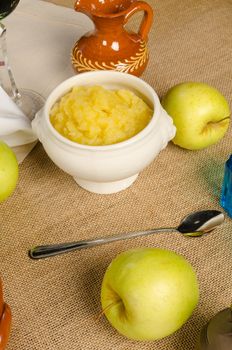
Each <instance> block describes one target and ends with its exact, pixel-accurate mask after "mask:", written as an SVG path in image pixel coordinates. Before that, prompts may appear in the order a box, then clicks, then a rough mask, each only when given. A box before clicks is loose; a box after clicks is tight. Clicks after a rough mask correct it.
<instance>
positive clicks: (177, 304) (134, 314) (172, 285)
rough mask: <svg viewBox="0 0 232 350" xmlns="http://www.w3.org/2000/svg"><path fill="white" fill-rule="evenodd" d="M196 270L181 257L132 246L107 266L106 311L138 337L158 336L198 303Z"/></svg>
mask: <svg viewBox="0 0 232 350" xmlns="http://www.w3.org/2000/svg"><path fill="white" fill-rule="evenodd" d="M198 298H199V288H198V281H197V277H196V273H195V272H194V270H193V268H192V266H191V264H190V263H189V262H188V261H187V260H186V259H185V258H184V257H182V256H181V255H178V254H176V253H175V252H172V251H170V250H164V249H157V248H139V249H132V250H128V251H126V252H123V253H121V254H119V255H118V256H117V257H116V258H115V259H114V260H113V261H112V262H111V264H110V265H109V266H108V268H107V270H106V272H105V275H104V278H103V282H102V288H101V304H102V309H103V312H104V314H105V316H106V317H107V319H108V320H109V322H110V323H111V325H112V326H113V327H115V328H116V329H117V331H118V332H119V333H121V334H123V335H124V336H126V337H128V338H130V339H135V340H156V339H161V338H163V337H166V336H168V335H170V334H172V333H173V332H175V331H176V330H178V329H179V328H180V327H181V326H182V325H183V324H184V323H185V322H186V321H187V319H188V318H189V317H190V316H191V314H192V312H193V310H194V308H195V307H196V305H197V303H198Z"/></svg>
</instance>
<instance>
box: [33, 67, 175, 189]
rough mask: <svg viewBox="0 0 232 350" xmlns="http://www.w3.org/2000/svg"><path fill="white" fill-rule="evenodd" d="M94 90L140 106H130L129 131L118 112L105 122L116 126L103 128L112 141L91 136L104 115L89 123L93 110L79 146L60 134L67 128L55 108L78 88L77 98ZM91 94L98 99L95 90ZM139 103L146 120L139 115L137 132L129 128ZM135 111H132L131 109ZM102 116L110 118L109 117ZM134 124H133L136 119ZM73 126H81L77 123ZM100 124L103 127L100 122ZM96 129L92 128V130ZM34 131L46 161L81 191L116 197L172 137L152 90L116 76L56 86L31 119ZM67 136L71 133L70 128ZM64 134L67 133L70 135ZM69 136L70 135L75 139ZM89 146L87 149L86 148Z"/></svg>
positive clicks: (99, 74) (93, 75)
mask: <svg viewBox="0 0 232 350" xmlns="http://www.w3.org/2000/svg"><path fill="white" fill-rule="evenodd" d="M96 86H97V87H99V86H100V87H101V89H100V93H102V88H104V90H105V91H106V92H107V93H112V92H113V93H116V92H117V94H119V91H121V92H122V91H126V96H127V98H128V95H129V99H128V100H129V101H130V99H132V100H133V99H135V100H136V101H138V103H137V102H133V103H131V105H132V110H133V111H134V110H136V112H134V113H131V118H129V120H130V121H131V122H130V123H129V127H128V126H127V127H126V126H122V121H124V119H125V118H123V117H122V113H120V114H119V115H118V113H117V116H116V117H115V120H114V121H113V122H112V117H110V118H109V120H108V122H109V121H110V122H109V123H115V125H116V126H117V128H115V126H114V128H112V127H111V124H110V125H106V128H107V127H108V131H109V133H110V131H111V132H112V130H113V132H112V133H111V136H109V135H107V137H106V135H105V134H104V132H99V133H98V131H97V132H96V130H95V129H94V130H91V132H90V129H91V128H90V125H91V127H92V126H93V125H92V122H93V120H95V119H98V121H99V118H100V117H99V115H101V116H102V113H100V114H99V115H95V114H94V118H93V117H92V116H91V113H92V110H91V111H90V113H89V112H88V113H87V117H89V119H90V120H88V122H87V125H86V124H85V123H86V121H85V122H84V124H83V125H82V129H84V130H82V131H84V132H82V133H81V135H79V136H80V139H77V141H75V140H72V139H70V138H68V137H67V136H65V135H63V133H65V132H66V131H65V130H64V129H65V128H66V126H65V125H64V124H62V123H63V120H64V119H65V121H67V120H66V119H67V118H64V119H63V117H62V116H61V115H60V114H59V109H60V108H61V107H60V106H59V103H60V101H62V98H63V97H64V96H66V95H68V94H69V93H72V91H73V89H74V90H75V89H77V90H78V91H79V93H80V91H82V89H84V90H85V93H84V94H86V91H87V92H88V93H89V91H92V89H94V90H96ZM97 90H98V88H97ZM105 91H104V94H105ZM121 92H120V94H121ZM82 93H83V91H82ZM88 93H87V95H88ZM94 94H96V91H95V92H94ZM96 96H97V100H98V101H97V105H98V102H99V101H100V97H99V96H98V93H97V94H96ZM123 98H124V100H125V99H126V98H125V96H124V97H123ZM138 99H139V100H138ZM84 100H85V99H84V98H83V99H82V100H81V99H80V101H82V102H84ZM108 100H109V99H108ZM122 100H123V99H122ZM87 102H88V103H87V107H86V106H85V108H87V111H89V98H88V99H87ZM95 102H96V101H95ZM57 103H58V105H57ZM105 103H106V101H105V98H101V101H100V105H102V104H103V105H104V106H105ZM140 104H142V107H141V109H142V110H143V111H144V110H145V111H146V113H145V117H144V116H142V119H141V120H142V122H141V120H140V122H139V123H138V125H139V127H138V125H137V127H136V128H137V129H136V128H135V127H134V126H133V127H132V125H133V123H134V122H135V121H133V116H134V115H137V112H138V110H139V109H140V107H138V106H140ZM94 105H95V104H94ZM112 105H113V109H114V108H115V105H116V103H115V102H112ZM129 105H130V102H129ZM71 106H72V104H71ZM135 106H136V108H134V107H135ZM57 107H58V109H57ZM82 107H83V106H82ZM95 107H96V106H95ZM95 107H93V106H91V108H92V109H94V108H95ZM62 108H63V110H65V109H66V108H68V109H70V108H71V109H72V107H70V106H69V103H68V107H67V105H65V104H64V106H63V107H62ZM62 108H61V109H62ZM80 108H81V105H80ZM120 108H122V106H121V107H120ZM103 109H104V108H103ZM122 109H123V108H122ZM125 109H126V111H128V109H130V108H128V106H127V107H126V108H125ZM74 110H76V108H74ZM54 111H55V112H54ZM65 113H69V111H67V110H65ZM126 113H127V112H126ZM126 113H125V115H126ZM53 114H54V115H57V116H60V117H61V119H60V120H61V129H60V130H59V131H58V130H57V129H56V128H55V126H54V125H53V120H52V119H53ZM142 115H143V113H142ZM80 116H82V117H83V113H80ZM104 116H105V118H108V116H107V114H106V115H104ZM118 118H119V119H118ZM58 119H59V118H58ZM135 119H136V120H137V119H139V118H135ZM132 121H133V122H132ZM137 121H138V120H137ZM137 121H136V123H137ZM101 122H102V120H101ZM136 123H135V124H136ZM77 124H78V125H77V126H78V127H79V126H80V124H79V123H77ZM117 124H118V125H117ZM103 125H105V124H104V123H103ZM95 127H96V125H94V128H95ZM123 128H124V129H123ZM32 129H33V131H34V132H35V134H36V135H37V137H38V139H39V140H40V141H41V143H42V144H43V147H44V149H45V151H46V153H47V154H48V156H49V157H50V158H51V160H52V161H53V162H54V163H55V164H56V165H57V166H58V167H59V168H60V169H62V170H63V171H65V172H66V173H68V174H70V175H71V176H72V177H73V178H74V180H75V181H76V183H77V184H78V185H79V186H81V187H82V188H84V189H86V190H88V191H90V192H94V193H99V194H109V193H115V192H119V191H121V190H124V189H126V188H127V187H129V186H130V185H132V183H133V182H134V181H135V180H136V178H137V177H138V174H139V173H140V172H141V171H142V170H143V169H144V168H145V167H146V166H148V165H149V164H150V163H151V162H152V161H153V160H154V159H155V157H156V156H157V155H158V153H159V152H160V151H161V150H162V149H164V148H165V147H166V146H167V144H168V142H169V141H170V140H171V139H172V138H173V137H174V135H175V132H176V129H175V126H174V125H173V122H172V119H171V118H170V117H169V116H168V114H167V113H166V111H165V110H164V109H163V108H162V106H161V104H160V100H159V98H158V96H157V94H156V92H155V91H154V90H153V88H152V87H151V86H150V85H148V84H147V83H146V82H145V81H143V80H142V79H140V78H138V77H135V76H133V75H131V74H126V73H121V72H116V71H93V72H87V73H82V74H79V75H76V76H73V77H71V78H69V79H67V80H65V81H64V82H62V83H61V84H59V85H58V86H57V87H56V88H55V89H54V90H53V91H52V92H51V93H50V95H49V96H48V98H47V100H46V103H45V105H44V108H43V109H42V110H40V111H39V112H38V113H37V114H36V116H35V118H34V119H33V121H32ZM132 129H133V130H132ZM122 130H123V137H122ZM125 130H126V132H125ZM131 130H132V131H131ZM71 131H73V130H72V129H71ZM77 131H78V132H79V130H78V128H76V126H75V128H74V133H76V132H77ZM89 132H90V135H89ZM68 133H70V130H69V131H68ZM73 135H74V134H72V135H71V136H72V137H73ZM86 135H87V136H88V140H87V141H86V139H82V140H81V138H83V137H86ZM99 135H100V137H99ZM115 135H116V136H117V137H115ZM69 137H70V134H69ZM81 142H83V143H81ZM84 142H85V143H84ZM88 142H89V143H90V144H87V143H88ZM93 142H95V144H93Z"/></svg>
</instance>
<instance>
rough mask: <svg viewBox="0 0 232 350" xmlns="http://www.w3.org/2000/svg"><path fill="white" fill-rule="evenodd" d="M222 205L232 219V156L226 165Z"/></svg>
mask: <svg viewBox="0 0 232 350" xmlns="http://www.w3.org/2000/svg"><path fill="white" fill-rule="evenodd" d="M220 205H221V206H222V208H223V209H224V210H225V211H226V212H227V214H228V215H229V216H230V217H231V218H232V155H230V157H229V159H228V160H227V161H226V163H225V171H224V179H223V184H222V190H221V198H220Z"/></svg>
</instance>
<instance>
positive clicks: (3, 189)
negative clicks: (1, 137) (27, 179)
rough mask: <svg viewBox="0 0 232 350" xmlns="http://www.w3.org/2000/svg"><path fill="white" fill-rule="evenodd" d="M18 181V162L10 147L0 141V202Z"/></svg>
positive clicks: (9, 193)
mask: <svg viewBox="0 0 232 350" xmlns="http://www.w3.org/2000/svg"><path fill="white" fill-rule="evenodd" d="M17 181H18V162H17V159H16V156H15V154H14V152H13V151H12V149H11V148H10V147H9V146H7V145H6V144H5V143H4V142H2V141H0V202H3V201H4V200H5V199H6V198H8V197H9V196H10V195H11V194H12V193H13V191H14V189H15V187H16V185H17Z"/></svg>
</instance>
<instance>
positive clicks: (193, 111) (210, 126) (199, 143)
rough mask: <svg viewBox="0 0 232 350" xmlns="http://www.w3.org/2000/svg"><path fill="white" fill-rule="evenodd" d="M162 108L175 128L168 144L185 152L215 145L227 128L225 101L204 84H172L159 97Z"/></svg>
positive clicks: (227, 112) (228, 118)
mask: <svg viewBox="0 0 232 350" xmlns="http://www.w3.org/2000/svg"><path fill="white" fill-rule="evenodd" d="M162 106H163V107H164V109H165V110H166V111H167V113H168V114H169V115H170V116H171V117H172V119H173V122H174V124H175V126H176V129H177V131H176V135H175V137H174V138H173V140H172V141H173V142H174V143H175V144H176V145H178V146H180V147H183V148H187V149H189V150H199V149H203V148H206V147H208V146H210V145H213V144H215V143H217V142H218V141H219V140H220V139H221V138H222V137H223V136H224V135H225V133H226V131H227V129H228V126H229V121H230V108H229V105H228V102H227V100H226V99H225V97H224V96H223V95H222V94H221V93H220V92H219V91H218V90H217V89H215V88H214V87H212V86H210V85H208V84H205V83H200V82H185V83H181V84H178V85H175V86H174V87H172V88H171V89H170V90H169V91H168V92H167V94H166V95H165V96H164V97H163V98H162Z"/></svg>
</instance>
